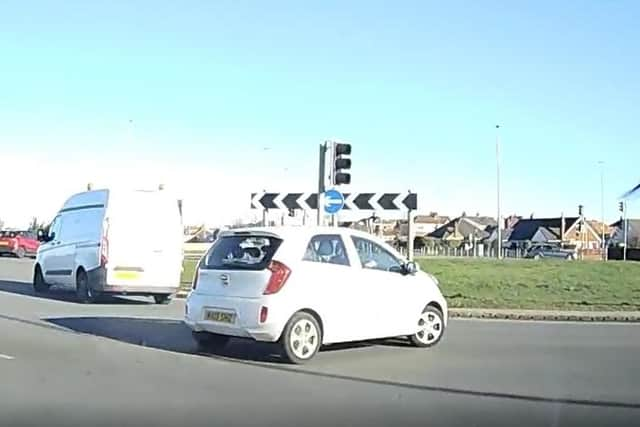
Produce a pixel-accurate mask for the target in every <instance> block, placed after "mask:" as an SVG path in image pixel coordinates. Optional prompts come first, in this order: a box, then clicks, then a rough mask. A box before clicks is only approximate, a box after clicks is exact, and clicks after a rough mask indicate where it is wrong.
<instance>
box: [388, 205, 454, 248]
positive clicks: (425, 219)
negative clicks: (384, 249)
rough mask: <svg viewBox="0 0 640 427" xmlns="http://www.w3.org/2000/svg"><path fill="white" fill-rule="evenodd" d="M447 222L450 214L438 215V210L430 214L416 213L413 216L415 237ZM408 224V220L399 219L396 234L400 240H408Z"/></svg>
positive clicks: (421, 235) (426, 233)
mask: <svg viewBox="0 0 640 427" xmlns="http://www.w3.org/2000/svg"><path fill="white" fill-rule="evenodd" d="M447 222H449V217H448V216H442V215H438V214H437V213H436V212H431V213H430V214H429V215H416V216H414V217H413V230H412V231H413V235H414V236H415V237H425V236H427V235H428V234H429V233H432V232H433V231H435V230H436V229H437V228H439V227H441V226H442V225H444V224H446V223H447ZM407 224H408V222H407V221H406V220H405V221H397V225H396V234H397V237H398V240H399V241H402V242H406V241H407V234H408V233H409V231H408V227H407Z"/></svg>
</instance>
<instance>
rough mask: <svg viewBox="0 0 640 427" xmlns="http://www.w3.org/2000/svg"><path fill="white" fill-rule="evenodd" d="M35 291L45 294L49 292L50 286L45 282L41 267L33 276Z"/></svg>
mask: <svg viewBox="0 0 640 427" xmlns="http://www.w3.org/2000/svg"><path fill="white" fill-rule="evenodd" d="M33 290H34V291H35V292H36V293H44V292H47V291H48V290H49V284H48V283H47V282H45V280H44V275H43V274H42V270H41V269H40V266H38V267H36V271H35V273H34V274H33Z"/></svg>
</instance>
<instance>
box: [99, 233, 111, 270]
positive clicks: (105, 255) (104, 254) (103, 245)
mask: <svg viewBox="0 0 640 427" xmlns="http://www.w3.org/2000/svg"><path fill="white" fill-rule="evenodd" d="M108 262H109V239H108V238H107V236H106V235H104V236H102V241H101V242H100V267H106V265H107V263H108Z"/></svg>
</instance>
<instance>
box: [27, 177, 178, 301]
mask: <svg viewBox="0 0 640 427" xmlns="http://www.w3.org/2000/svg"><path fill="white" fill-rule="evenodd" d="M42 240H43V244H42V245H41V246H40V248H39V250H38V255H37V257H36V262H35V266H34V270H33V287H34V288H35V291H36V292H45V291H47V290H48V289H49V287H50V286H51V285H56V286H60V287H63V288H68V289H73V290H75V291H76V294H77V296H78V299H79V300H80V301H82V302H85V303H90V302H93V301H95V300H96V299H97V298H98V297H99V296H100V295H101V294H104V293H109V294H126V295H147V296H153V298H154V299H155V301H156V303H158V304H163V303H167V302H169V300H170V298H171V296H172V295H173V294H174V293H175V292H176V291H177V289H178V287H179V285H180V275H181V273H182V260H183V253H182V220H181V218H180V212H179V209H178V203H177V200H176V199H173V198H172V197H170V196H169V194H167V193H166V192H165V191H121V192H118V191H111V190H96V191H88V192H84V193H79V194H76V195H74V196H72V197H70V198H69V199H68V200H67V201H66V202H65V203H64V205H63V206H62V209H60V211H59V212H58V214H57V215H56V217H55V218H54V220H53V222H52V223H51V225H50V226H49V231H48V233H47V235H46V236H44V237H43V238H42Z"/></svg>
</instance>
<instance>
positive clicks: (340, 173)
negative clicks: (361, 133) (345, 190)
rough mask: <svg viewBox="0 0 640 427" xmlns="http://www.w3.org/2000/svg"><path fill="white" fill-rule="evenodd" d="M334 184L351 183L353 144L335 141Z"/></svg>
mask: <svg viewBox="0 0 640 427" xmlns="http://www.w3.org/2000/svg"><path fill="white" fill-rule="evenodd" d="M332 152H333V176H332V177H331V179H332V184H333V185H342V184H350V183H351V173H350V169H351V158H350V156H351V144H341V143H339V142H334V143H333V150H332Z"/></svg>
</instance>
